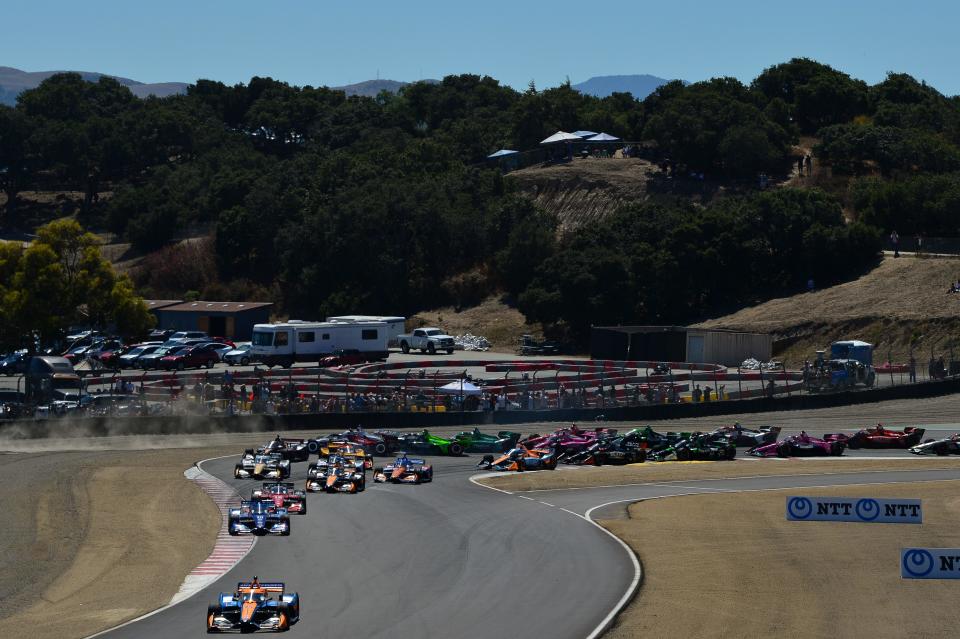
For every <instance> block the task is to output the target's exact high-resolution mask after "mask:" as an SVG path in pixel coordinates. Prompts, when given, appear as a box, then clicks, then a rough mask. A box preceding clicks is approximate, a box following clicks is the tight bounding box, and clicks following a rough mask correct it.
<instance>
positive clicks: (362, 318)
mask: <svg viewBox="0 0 960 639" xmlns="http://www.w3.org/2000/svg"><path fill="white" fill-rule="evenodd" d="M327 321H328V322H386V324H387V346H388V347H389V348H399V347H400V342H399V341H398V340H397V336H398V335H400V333H402V332H403V331H404V328H405V326H406V323H407V318H406V317H396V316H391V315H338V316H336V317H328V318H327Z"/></svg>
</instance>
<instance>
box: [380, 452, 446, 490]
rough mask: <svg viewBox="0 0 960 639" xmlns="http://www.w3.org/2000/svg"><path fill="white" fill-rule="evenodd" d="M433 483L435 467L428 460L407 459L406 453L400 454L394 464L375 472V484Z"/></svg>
mask: <svg viewBox="0 0 960 639" xmlns="http://www.w3.org/2000/svg"><path fill="white" fill-rule="evenodd" d="M426 481H433V466H432V465H430V464H428V463H427V462H426V460H423V459H416V458H413V457H407V454H406V453H399V455H398V457H397V459H396V460H395V461H394V462H393V463H392V464H387V465H386V466H383V467H381V468H378V469H376V470H375V471H373V482H374V483H375V484H380V483H383V482H391V483H394V484H420V483H423V482H426Z"/></svg>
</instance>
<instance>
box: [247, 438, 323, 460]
mask: <svg viewBox="0 0 960 639" xmlns="http://www.w3.org/2000/svg"><path fill="white" fill-rule="evenodd" d="M320 446H321V443H320V441H319V440H316V439H291V438H289V437H286V438H285V437H280V436H277V437H276V438H275V439H273V440H271V441H270V443H269V444H267V445H265V446H261V447H260V448H258V449H257V450H256V451H254V450H251V449H248V450H247V451H246V454H250V455H254V454H256V453H260V454H264V455H269V454H270V453H278V454H279V455H280V456H281V457H282V458H283V459H289V460H290V461H292V462H303V461H307V459H309V458H310V454H311V453H318V452H319V451H320Z"/></svg>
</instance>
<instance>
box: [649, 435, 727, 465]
mask: <svg viewBox="0 0 960 639" xmlns="http://www.w3.org/2000/svg"><path fill="white" fill-rule="evenodd" d="M736 456H737V446H736V444H735V443H734V440H733V439H728V438H726V437H718V436H717V435H716V434H715V433H694V434H692V435H691V436H690V437H687V438H685V439H681V440H680V441H677V442H675V443H673V444H670V445H669V446H666V447H665V448H661V449H659V450H655V451H654V452H652V453H649V455H648V456H647V459H650V460H653V461H720V460H725V459H733V458H735V457H736Z"/></svg>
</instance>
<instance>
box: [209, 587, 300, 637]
mask: <svg viewBox="0 0 960 639" xmlns="http://www.w3.org/2000/svg"><path fill="white" fill-rule="evenodd" d="M298 621H300V595H298V594H297V593H295V592H291V593H287V592H284V585H283V584H282V583H279V582H276V583H260V580H259V579H258V578H257V577H254V578H253V581H251V582H243V581H241V582H240V583H238V584H237V590H236V591H235V592H234V593H233V594H230V593H226V592H221V593H220V596H219V597H218V598H217V603H215V604H213V605H210V606H207V632H208V633H212V632H223V631H229V630H239V631H240V632H241V633H243V632H256V631H258V630H273V631H274V632H283V631H285V630H289V629H290V626H291V625H292V624H295V623H297V622H298Z"/></svg>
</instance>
